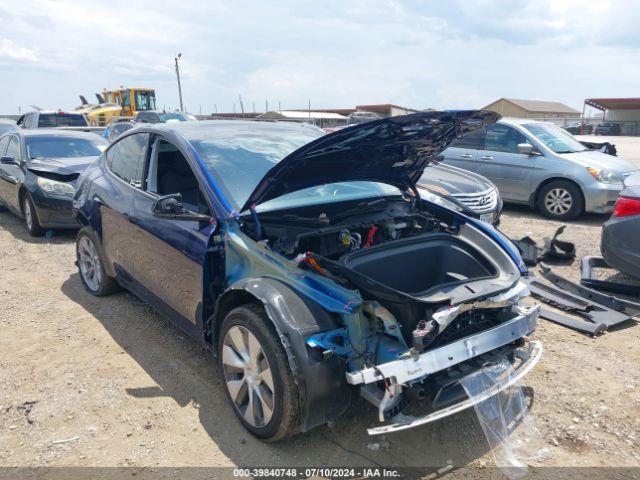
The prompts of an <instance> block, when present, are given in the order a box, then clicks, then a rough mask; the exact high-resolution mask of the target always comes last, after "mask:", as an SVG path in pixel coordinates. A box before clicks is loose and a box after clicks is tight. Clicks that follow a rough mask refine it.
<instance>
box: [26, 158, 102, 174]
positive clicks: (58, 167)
mask: <svg viewBox="0 0 640 480" xmlns="http://www.w3.org/2000/svg"><path fill="white" fill-rule="evenodd" d="M97 158H98V157H93V156H92V157H69V158H34V159H31V160H28V161H27V162H26V164H25V166H26V167H27V169H28V170H30V171H32V172H34V173H38V172H44V173H54V174H58V175H74V174H79V173H82V172H84V170H85V169H86V168H87V167H88V166H89V165H91V164H92V163H93V162H95V161H96V159H97Z"/></svg>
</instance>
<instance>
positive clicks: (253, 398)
mask: <svg viewBox="0 0 640 480" xmlns="http://www.w3.org/2000/svg"><path fill="white" fill-rule="evenodd" d="M222 364H223V369H224V377H225V382H226V384H227V390H228V391H229V396H230V397H231V400H232V402H233V406H234V407H235V409H236V410H237V411H238V413H239V414H240V416H241V417H242V418H243V419H244V420H245V421H246V422H247V423H248V424H249V425H252V426H254V427H264V426H265V425H267V424H268V423H269V421H270V420H271V417H272V416H273V410H274V397H275V391H274V386H273V375H272V373H271V367H270V365H269V361H268V360H267V357H266V355H265V353H264V350H263V348H262V346H261V345H260V342H259V341H258V339H257V338H256V337H255V335H254V334H253V333H251V332H250V331H249V330H248V329H247V328H245V327H242V326H239V325H234V326H232V327H231V328H229V330H227V332H226V334H225V337H224V340H223V342H222Z"/></svg>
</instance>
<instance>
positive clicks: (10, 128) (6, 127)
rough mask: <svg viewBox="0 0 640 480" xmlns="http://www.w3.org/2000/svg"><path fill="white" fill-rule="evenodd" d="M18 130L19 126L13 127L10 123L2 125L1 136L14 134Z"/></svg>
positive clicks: (0, 127)
mask: <svg viewBox="0 0 640 480" xmlns="http://www.w3.org/2000/svg"><path fill="white" fill-rule="evenodd" d="M15 130H18V126H17V125H11V124H10V123H0V136H1V135H4V134H5V133H7V132H13V131H15Z"/></svg>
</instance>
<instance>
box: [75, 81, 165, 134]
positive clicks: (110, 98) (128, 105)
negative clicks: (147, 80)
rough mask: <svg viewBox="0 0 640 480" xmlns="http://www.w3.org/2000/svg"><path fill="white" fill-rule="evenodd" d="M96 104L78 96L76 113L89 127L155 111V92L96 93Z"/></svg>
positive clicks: (145, 89)
mask: <svg viewBox="0 0 640 480" xmlns="http://www.w3.org/2000/svg"><path fill="white" fill-rule="evenodd" d="M96 98H97V99H98V104H90V103H89V102H87V99H86V98H85V97H84V96H83V95H80V101H81V102H82V104H81V105H80V106H79V107H77V108H76V111H77V112H80V113H83V114H85V116H86V117H87V120H88V122H89V124H90V125H92V126H98V127H104V126H107V125H109V124H110V123H111V122H112V121H113V120H115V119H116V118H133V117H135V116H136V115H137V114H138V112H141V111H147V110H155V109H156V92H155V90H154V89H153V88H125V87H123V86H120V88H119V89H116V90H106V89H105V90H103V91H102V92H101V93H96Z"/></svg>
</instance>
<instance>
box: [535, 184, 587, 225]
mask: <svg viewBox="0 0 640 480" xmlns="http://www.w3.org/2000/svg"><path fill="white" fill-rule="evenodd" d="M538 208H539V209H540V212H541V213H542V214H543V215H544V216H545V217H547V218H551V219H553V220H573V219H575V218H577V217H579V216H580V215H582V213H583V212H584V198H583V197H582V192H581V191H580V188H579V187H578V186H577V185H576V184H574V183H572V182H568V181H566V180H554V181H552V182H549V183H548V184H546V185H545V186H544V187H542V189H541V190H540V194H539V195H538Z"/></svg>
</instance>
